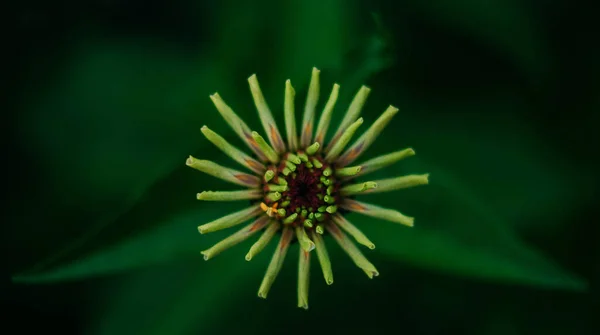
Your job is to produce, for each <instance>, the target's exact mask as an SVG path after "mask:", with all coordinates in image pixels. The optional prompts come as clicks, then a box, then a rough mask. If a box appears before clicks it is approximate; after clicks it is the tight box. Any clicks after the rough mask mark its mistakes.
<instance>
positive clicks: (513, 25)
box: [415, 0, 549, 73]
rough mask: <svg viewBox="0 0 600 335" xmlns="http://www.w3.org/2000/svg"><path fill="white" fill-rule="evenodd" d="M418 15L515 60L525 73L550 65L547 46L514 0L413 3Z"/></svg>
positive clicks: (525, 10)
mask: <svg viewBox="0 0 600 335" xmlns="http://www.w3.org/2000/svg"><path fill="white" fill-rule="evenodd" d="M415 5H416V6H418V8H419V9H420V10H419V11H420V12H422V13H419V14H421V15H424V16H425V17H427V16H429V17H431V18H434V19H436V20H438V21H439V22H441V23H442V24H445V25H448V26H449V27H450V28H451V29H453V30H458V31H460V32H461V33H463V32H464V33H467V34H470V35H472V36H473V37H475V38H477V39H478V40H480V41H481V43H483V44H486V45H489V46H490V47H491V48H493V49H495V50H496V51H497V52H498V53H499V54H502V53H505V54H506V55H507V57H511V58H513V59H514V62H515V63H517V64H519V66H520V67H521V69H522V70H523V71H526V72H532V71H534V72H535V73H540V72H541V71H543V70H545V69H546V68H547V66H548V65H549V60H548V58H547V56H546V55H547V54H548V53H547V50H546V49H547V45H546V44H545V42H544V40H543V38H541V37H542V34H541V32H540V31H539V30H538V26H537V25H536V21H535V19H534V17H533V16H532V15H531V13H530V9H529V8H528V7H527V5H526V4H525V3H524V2H521V1H516V0H489V1H477V0H457V1H450V0H435V1H419V2H416V3H415Z"/></svg>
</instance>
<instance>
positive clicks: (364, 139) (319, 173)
mask: <svg viewBox="0 0 600 335" xmlns="http://www.w3.org/2000/svg"><path fill="white" fill-rule="evenodd" d="M319 73H320V71H319V70H318V69H316V68H313V70H312V76H311V80H310V85H309V89H308V96H307V99H306V105H305V107H304V117H303V120H302V128H301V131H300V136H298V134H297V131H296V117H295V111H294V108H295V107H294V97H295V91H294V88H293V87H292V84H291V82H290V80H289V79H288V80H287V81H286V83H285V101H284V113H285V129H286V139H287V145H286V143H284V140H283V138H282V136H281V134H280V132H279V129H278V128H277V125H276V124H275V120H274V119H273V115H272V114H271V111H270V109H269V107H268V105H267V103H266V102H265V98H264V97H263V94H262V92H261V89H260V87H259V84H258V80H257V78H256V75H252V76H251V77H250V78H248V82H249V84H250V91H251V93H252V97H253V99H254V103H255V105H256V109H257V110H258V114H259V116H260V121H261V123H262V125H263V127H264V130H265V132H266V135H267V136H266V137H267V140H268V143H267V141H266V140H265V139H264V138H263V136H261V135H260V134H259V133H257V132H255V131H250V128H249V127H248V126H247V125H246V123H244V121H243V120H242V119H240V117H239V116H237V114H235V112H234V111H233V110H232V109H231V108H230V107H229V106H228V105H227V104H226V103H225V102H224V101H223V99H221V97H220V96H219V94H218V93H215V94H213V95H211V96H210V98H211V100H212V101H213V103H214V104H215V106H216V108H217V110H218V111H219V113H220V114H221V116H223V118H224V119H225V121H227V123H228V124H229V125H230V126H231V128H233V130H234V131H235V132H236V133H237V134H238V135H239V136H240V137H241V138H242V140H243V142H244V143H245V144H246V145H247V146H248V147H249V148H250V150H252V152H253V153H254V154H255V158H253V157H251V156H249V155H247V154H246V153H244V152H242V151H240V150H239V149H237V148H236V147H234V146H233V145H231V144H229V142H227V141H226V140H225V139H224V138H223V137H221V136H219V135H218V134H216V133H215V132H213V131H212V130H210V129H209V128H208V127H206V126H203V127H202V129H201V130H202V133H203V134H204V136H206V138H207V139H208V140H209V141H210V142H212V143H213V144H214V145H216V146H217V147H218V148H219V149H221V150H222V151H223V152H224V153H225V154H227V155H228V156H230V157H231V158H233V160H235V161H237V162H238V163H240V164H241V165H243V166H244V167H245V168H247V169H248V170H251V171H252V172H253V173H254V174H248V173H244V172H240V171H237V170H233V169H230V168H227V167H223V166H220V165H218V164H216V163H213V162H211V161H207V160H199V159H197V158H194V157H192V156H190V157H189V158H188V159H187V161H186V164H187V165H188V166H190V167H192V168H194V169H196V170H200V171H202V172H204V173H207V174H210V175H212V176H214V177H217V178H221V179H223V180H225V181H228V182H231V183H234V184H238V185H241V186H244V187H246V188H247V189H246V190H240V191H219V192H213V191H205V192H202V193H198V195H197V198H198V200H204V201H237V200H250V201H251V203H252V205H251V206H250V207H248V208H246V209H244V210H241V211H239V212H235V213H232V214H229V215H227V216H225V217H222V218H220V219H217V220H215V221H212V222H209V223H206V224H203V225H201V226H199V227H198V230H199V231H200V233H201V234H206V233H210V232H214V231H217V230H221V229H225V228H230V227H233V226H236V225H239V224H241V223H243V222H245V221H248V220H251V219H254V221H253V222H252V223H250V224H249V225H247V226H246V227H244V228H242V229H241V230H239V231H238V232H236V233H235V234H233V235H231V236H229V237H227V238H226V239H224V240H222V241H220V242H219V243H217V244H215V245H214V246H212V247H211V248H209V249H206V250H204V251H202V254H203V255H204V259H205V260H208V259H210V258H212V257H214V256H216V255H217V254H219V253H221V252H222V251H224V250H225V249H228V248H230V247H232V246H234V245H236V244H238V243H240V242H242V241H244V240H245V239H247V238H249V237H250V236H252V235H254V234H256V233H257V232H259V231H261V230H264V232H263V233H262V235H261V236H260V238H259V239H258V241H256V243H254V245H252V247H251V248H250V251H248V253H247V254H246V260H247V261H250V260H251V259H252V258H253V257H254V256H256V255H257V254H258V253H259V252H260V251H261V250H262V249H263V248H264V247H265V246H266V245H267V244H268V243H269V241H271V240H272V239H273V237H274V236H275V234H276V233H277V232H278V231H279V230H281V231H282V233H281V237H280V240H279V245H278V247H277V248H276V250H275V252H274V254H273V257H272V259H271V262H270V264H269V266H268V268H267V272H266V274H265V276H264V278H263V281H262V283H261V285H260V288H259V290H258V296H259V297H261V298H266V297H267V294H268V292H269V289H270V288H271V286H272V284H273V282H274V281H275V278H276V277H277V274H278V273H279V271H280V269H281V266H282V264H283V261H284V259H285V256H286V254H287V251H288V248H289V246H290V244H291V243H292V241H293V240H294V237H295V238H296V239H297V240H298V242H299V244H300V248H299V250H300V255H299V266H298V307H302V308H305V309H307V308H308V284H309V269H310V259H311V251H313V250H315V251H316V254H317V258H318V260H319V263H320V264H321V269H322V271H323V276H324V278H325V281H326V283H327V284H329V285H331V284H333V273H332V270H331V263H330V260H329V256H328V254H327V250H326V248H325V244H324V240H323V236H322V235H323V234H325V232H328V233H329V234H331V236H332V237H333V239H335V240H336V242H337V243H338V244H339V245H340V247H341V248H342V249H343V250H344V251H345V252H346V253H347V254H348V255H349V256H350V258H351V259H352V260H353V261H354V263H355V264H356V265H357V266H358V267H359V268H361V269H362V270H363V271H364V272H365V273H366V274H367V276H369V278H373V277H374V276H378V275H379V272H377V269H376V268H375V266H373V264H371V263H370V262H369V261H368V260H367V259H366V258H365V256H364V255H363V254H362V253H361V252H360V250H359V249H358V248H357V247H356V245H355V244H354V243H353V242H352V240H351V239H350V238H349V237H348V236H347V235H346V234H349V235H351V236H352V237H353V238H354V239H355V240H356V242H358V243H359V244H362V245H364V246H366V247H368V248H369V249H374V248H375V245H374V244H373V243H372V242H371V241H370V240H369V239H368V238H367V237H366V236H365V235H364V234H363V233H362V232H361V231H360V230H359V229H358V228H356V227H355V226H354V225H353V224H352V223H351V222H349V221H348V220H347V219H346V218H344V215H343V213H342V212H348V211H350V212H357V213H361V214H364V215H367V216H371V217H375V218H379V219H384V220H388V221H392V222H396V223H400V224H404V225H406V226H410V227H412V226H413V222H414V219H413V218H412V217H409V216H406V215H404V214H402V213H400V212H398V211H395V210H392V209H386V208H381V207H378V206H375V205H372V204H368V203H364V202H360V201H356V200H353V199H351V197H353V196H355V195H363V194H372V193H376V192H387V191H392V190H398V189H403V188H408V187H412V186H417V185H423V184H427V183H428V182H429V180H428V178H429V175H428V174H423V175H408V176H402V177H397V178H390V179H383V180H376V181H367V182H360V183H353V182H352V179H354V178H356V177H359V176H364V175H366V174H368V173H370V172H373V171H375V170H379V169H381V168H383V167H386V166H389V165H391V164H393V163H395V162H397V161H399V160H401V159H404V158H406V157H410V156H413V155H414V154H415V152H414V150H413V149H411V148H408V149H404V150H400V151H396V152H393V153H390V154H387V155H383V156H380V157H377V158H373V159H370V160H368V161H366V162H363V163H362V164H359V165H353V166H349V165H350V164H351V163H353V162H354V161H355V160H356V159H357V158H358V157H359V156H360V155H361V154H362V153H364V152H365V150H367V149H368V148H369V146H370V145H371V144H372V143H373V142H374V141H375V138H376V137H377V135H378V134H379V133H380V132H381V131H382V130H383V129H384V128H385V126H386V125H387V124H388V123H389V122H390V120H391V119H392V117H393V116H394V115H395V114H396V113H397V112H398V109H397V108H395V107H393V106H389V107H388V108H387V110H386V111H385V112H384V113H383V114H382V115H381V116H380V117H379V118H378V119H377V120H376V121H375V123H373V124H372V125H371V127H370V128H369V129H367V131H365V132H364V133H363V134H362V136H361V137H359V138H358V139H357V140H356V141H355V142H354V143H353V144H352V145H351V146H350V147H348V148H346V147H347V146H348V144H349V143H350V141H351V139H352V137H353V136H354V134H355V133H356V131H357V130H358V128H359V127H360V125H361V124H362V123H363V119H362V118H358V116H359V114H360V111H361V109H362V107H363V105H364V103H365V101H366V99H367V96H368V95H369V92H370V89H369V88H368V87H366V86H362V87H361V88H360V90H359V91H358V93H357V94H356V96H355V97H354V99H353V100H352V102H351V104H350V106H349V108H348V110H347V112H346V115H345V116H344V118H343V119H342V122H341V124H340V125H339V127H338V129H337V130H336V132H335V133H334V135H333V136H332V138H331V140H330V141H329V143H328V144H327V146H324V145H323V143H324V141H325V135H326V133H327V130H328V128H329V123H330V119H331V113H332V111H333V108H334V106H335V103H336V100H337V97H338V92H339V85H338V84H334V85H333V89H332V91H331V94H330V96H329V99H328V100H327V103H326V104H325V107H324V109H323V113H322V114H321V118H320V119H319V123H318V125H317V130H316V132H315V134H314V137H313V127H314V120H315V109H316V106H317V101H318V99H319ZM344 149H346V150H345V151H344Z"/></svg>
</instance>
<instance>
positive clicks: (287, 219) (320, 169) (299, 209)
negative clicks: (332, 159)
mask: <svg viewBox="0 0 600 335" xmlns="http://www.w3.org/2000/svg"><path fill="white" fill-rule="evenodd" d="M269 171H272V172H270V173H269V172H268V173H267V174H266V175H265V178H264V180H263V182H264V184H263V189H264V191H265V196H264V202H263V203H262V204H261V208H262V209H263V210H264V211H265V212H266V213H267V215H269V216H271V217H274V218H277V219H279V220H280V221H281V222H282V223H283V224H286V225H291V226H293V227H297V226H304V227H305V228H308V229H312V228H315V229H317V230H318V231H319V232H322V229H323V227H322V226H321V224H320V223H321V222H325V221H327V220H329V218H330V216H331V214H333V213H335V212H336V211H337V206H336V205H335V204H336V200H337V198H338V197H339V195H338V190H339V185H340V183H339V181H338V180H336V178H335V177H334V175H333V174H334V173H333V169H332V168H331V166H330V165H329V164H328V163H326V162H325V161H324V160H323V158H322V157H321V156H320V155H313V156H308V155H306V154H305V153H303V152H298V153H296V154H292V153H288V154H284V155H283V160H282V161H281V163H279V165H278V166H271V167H270V168H269Z"/></svg>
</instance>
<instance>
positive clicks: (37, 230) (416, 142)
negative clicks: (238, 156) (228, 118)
mask: <svg viewBox="0 0 600 335" xmlns="http://www.w3.org/2000/svg"><path fill="white" fill-rule="evenodd" d="M7 13H8V15H10V17H11V19H13V20H14V25H13V26H12V30H11V31H12V33H11V34H10V35H11V36H10V37H9V42H10V43H11V45H14V47H13V48H12V49H11V50H12V52H8V53H7V54H6V55H5V56H8V57H9V61H8V62H6V63H5V65H7V66H6V69H5V77H6V78H8V81H7V83H8V84H7V85H5V86H6V89H5V90H4V91H5V92H7V93H9V94H7V98H6V102H8V103H10V106H11V108H10V109H6V111H11V113H7V114H6V115H8V118H7V120H6V121H5V122H6V124H9V126H8V127H7V129H6V130H5V131H4V132H3V136H4V137H5V140H4V141H3V146H4V153H5V159H6V160H5V164H4V169H5V183H6V185H7V186H6V187H5V191H6V192H7V197H6V199H7V200H6V201H5V203H6V206H5V207H6V209H5V210H4V214H5V216H6V218H7V219H6V220H4V222H5V224H4V227H3V228H4V232H3V234H2V236H3V238H4V239H5V241H4V243H3V246H4V247H5V267H4V273H3V279H4V283H3V291H4V292H3V293H2V297H3V300H4V302H5V304H6V306H7V309H5V310H6V311H8V313H9V314H8V317H7V320H8V323H6V322H5V326H6V327H18V328H17V329H19V332H21V333H29V332H39V331H41V330H43V331H45V332H47V331H52V330H57V331H62V332H63V333H77V334H111V335H112V334H228V333H247V334H251V333H260V334H267V333H274V334H280V333H284V332H285V333H302V334H307V333H311V334H312V333H330V334H331V333H335V332H340V333H366V332H369V333H403V334H451V333H456V334H490V335H495V334H542V333H543V334H597V333H599V332H600V328H598V327H597V326H596V328H594V321H597V318H598V314H599V313H598V311H600V303H599V296H598V292H597V288H598V286H597V285H598V284H599V283H600V264H599V263H600V246H599V245H598V240H599V238H600V231H599V229H598V214H599V213H598V212H599V211H598V208H597V207H598V206H597V205H598V202H597V196H598V187H597V186H598V173H597V171H598V164H597V157H595V156H596V154H597V152H598V151H597V143H600V139H599V136H598V133H597V129H598V124H599V122H600V118H599V117H598V108H599V107H600V85H599V84H600V49H599V48H598V43H599V42H598V38H597V34H596V33H597V31H598V29H597V28H598V27H597V26H596V25H597V24H596V23H595V21H597V18H596V15H595V14H594V12H593V11H592V10H591V8H586V7H585V6H584V4H583V3H579V2H577V1H566V0H563V1H559V0H551V1H534V0H520V1H517V0H488V1H477V0H453V1H451V0H431V1H409V0H403V1H394V2H384V1H356V0H346V1H343V0H318V1H317V0H304V1H298V0H292V1H269V0H266V1H232V0H224V1H194V0H174V1H170V2H167V1H164V2H161V1H155V0H150V1H141V0H130V1H122V0H102V1H101V0H97V1H85V2H81V1H77V2H76V1H58V2H38V3H35V2H27V3H25V2H22V3H19V4H16V5H15V6H14V7H13V8H11V9H10V10H8V11H7ZM11 22H12V21H11ZM313 66H316V67H318V68H319V69H321V71H322V72H321V73H322V75H321V77H322V92H321V94H322V96H326V95H328V94H329V89H330V87H331V85H332V84H333V83H334V82H338V83H339V84H340V85H341V96H340V100H339V101H338V105H337V107H336V109H335V114H334V121H335V120H339V119H340V118H341V116H342V113H343V112H344V107H345V106H347V104H348V102H349V101H350V99H351V98H352V95H353V94H354V93H355V92H356V90H357V89H358V88H359V87H360V85H361V84H363V83H364V84H366V85H368V86H370V87H371V88H372V93H371V95H370V97H369V101H368V102H367V105H366V107H365V109H364V112H363V116H364V118H365V121H366V122H367V124H368V123H371V122H373V121H374V120H375V119H376V118H377V116H378V115H379V114H380V113H381V112H383V110H384V109H385V108H386V107H387V105H389V104H393V105H395V106H398V107H399V108H400V113H398V115H397V116H396V117H395V119H394V120H393V121H392V122H391V123H390V125H389V126H388V128H387V129H386V130H385V131H384V132H383V133H382V134H381V136H380V138H379V139H378V140H377V142H376V143H375V144H374V145H373V146H372V148H371V149H370V150H369V151H368V152H367V154H366V155H365V157H364V158H370V157H374V156H376V155H379V154H383V153H387V152H390V151H393V150H398V149H402V148H405V147H413V148H414V149H415V150H416V152H417V156H415V157H412V158H410V159H407V160H405V161H403V162H401V163H399V164H396V165H394V166H392V167H391V168H388V169H385V170H381V171H378V172H377V173H375V174H374V175H375V177H377V178H379V177H390V176H396V175H402V174H410V173H425V172H430V173H431V184H430V185H429V186H427V187H421V188H415V189H409V190H405V191H402V192H396V193H388V194H383V195H381V196H379V195H372V196H369V199H365V200H367V201H369V202H373V203H378V204H381V205H384V206H387V207H393V208H396V209H398V210H400V211H402V212H404V213H406V214H407V215H410V216H414V217H416V224H415V227H414V228H412V229H409V228H406V227H403V226H399V225H395V224H392V223H389V222H384V221H379V220H373V219H368V218H366V217H361V216H357V215H350V216H349V218H350V219H351V220H352V221H353V222H354V223H355V224H356V225H357V226H358V227H359V228H360V229H361V230H363V231H364V232H365V233H366V234H367V236H369V237H370V238H371V240H372V241H373V242H374V243H375V244H376V245H377V248H376V249H375V250H373V251H371V250H364V252H365V254H366V256H367V257H368V258H369V259H370V260H371V261H372V262H373V263H374V264H375V265H376V266H377V268H378V269H379V271H380V276H379V277H378V278H376V279H373V280H369V279H368V278H367V277H366V276H365V275H364V273H362V271H361V270H360V269H358V268H356V267H355V266H354V265H353V264H352V262H351V261H350V259H349V258H348V257H347V256H346V255H345V254H344V253H343V252H341V251H340V249H339V248H338V247H337V246H336V245H335V244H333V243H331V242H332V241H331V240H329V238H327V242H328V246H329V252H330V256H331V259H332V262H333V271H334V276H335V284H334V285H333V286H331V287H328V286H327V285H325V283H324V281H323V280H322V277H321V274H320V270H318V266H317V263H316V262H313V271H312V274H311V278H312V281H311V290H310V297H309V299H310V309H309V311H308V312H306V311H304V310H301V309H298V308H297V307H296V271H297V259H296V258H297V257H296V250H297V247H298V246H297V245H294V246H293V247H292V249H291V251H290V253H289V255H288V259H287V260H286V263H285V265H284V267H283V270H282V272H281V274H280V276H279V277H278V279H277V281H276V283H275V285H274V286H273V288H272V290H271V292H270V294H269V298H268V300H266V301H264V300H261V299H258V298H257V297H256V292H257V290H258V286H259V284H260V281H261V279H262V275H263V273H264V271H265V269H266V266H267V263H268V261H269V259H270V256H271V251H272V250H273V248H274V244H272V245H270V246H269V248H268V250H266V251H264V252H263V253H262V254H261V255H260V256H259V257H257V258H256V259H254V260H253V261H252V262H246V261H245V260H244V258H243V257H244V255H245V253H246V251H247V248H248V247H249V246H250V245H251V243H252V242H251V241H247V242H246V243H243V244H242V245H240V246H237V247H235V248H233V249H231V250H229V251H227V252H225V253H224V254H222V255H219V256H218V257H216V258H215V259H213V260H211V261H209V262H205V261H203V260H202V258H201V255H200V253H199V251H200V250H204V249H206V248H207V247H208V246H210V245H212V244H213V243H215V242H216V241H218V240H220V239H222V238H224V237H225V236H227V235H228V234H230V233H231V232H232V230H229V231H223V232H218V233H214V234H210V235H202V236H201V235H199V234H198V233H197V230H196V227H197V226H198V225H199V224H202V223H205V222H208V221H210V220H212V219H214V218H217V217H219V216H222V215H225V214H227V213H228V212H230V211H233V210H236V209H241V207H240V206H241V205H240V204H239V203H231V204H225V203H223V204H220V203H219V204H216V205H215V204H210V203H201V202H198V201H196V200H195V193H196V192H199V191H202V190H225V189H233V188H235V186H233V187H232V186H231V185H228V184H227V183H225V182H222V181H219V180H216V179H214V178H211V177H207V176H205V175H203V174H201V173H199V172H197V171H194V170H192V169H190V168H187V167H186V166H185V165H184V161H185V158H186V157H187V155H189V154H193V155H194V156H196V157H200V158H208V159H212V160H215V161H217V162H219V163H221V164H224V165H227V166H230V167H234V168H238V167H237V166H236V164H235V163H233V162H232V161H230V160H228V159H227V157H225V156H224V155H223V154H222V153H220V152H218V151H217V150H216V149H215V148H214V147H213V146H212V145H211V144H210V143H209V142H208V141H206V140H205V139H204V138H203V137H202V136H201V133H200V131H199V129H200V127H201V126H202V125H204V124H206V125H209V126H210V127H211V128H212V129H215V130H216V131H218V132H220V133H221V134H223V135H224V136H225V137H226V138H227V139H228V140H230V141H232V142H233V143H234V144H236V145H239V146H240V147H241V146H242V144H241V142H240V141H239V139H237V137H236V136H235V134H234V133H233V131H231V130H230V128H229V127H228V126H227V124H226V123H225V122H224V121H223V120H222V119H221V118H220V116H219V114H218V113H217V111H216V110H215V109H214V107H213V106H212V105H211V102H210V99H209V98H208V95H209V94H212V93H214V92H216V91H218V92H219V93H220V94H221V96H222V97H223V98H224V99H225V100H226V101H227V102H228V103H229V104H230V105H231V106H232V107H233V108H234V109H235V110H236V112H237V113H238V114H239V115H240V116H242V117H243V118H244V119H245V120H246V122H247V123H248V124H249V125H250V127H252V128H254V129H261V128H260V122H259V120H258V119H257V114H256V111H255V110H254V106H253V103H252V99H251V96H250V93H249V90H248V87H247V81H246V78H247V77H248V76H249V75H251V74H253V73H256V74H257V75H258V78H259V80H260V82H261V86H262V88H263V91H264V93H265V96H266V98H267V101H268V102H269V104H270V106H271V108H272V110H273V111H274V113H275V117H276V120H277V121H278V122H279V124H280V125H281V126H282V125H283V116H282V106H283V88H284V82H285V80H286V79H288V78H290V79H291V80H292V83H293V84H294V86H295V87H296V91H297V97H298V98H297V109H298V110H301V108H300V107H301V106H302V103H303V98H304V96H305V93H306V87H307V84H308V80H309V78H310V71H311V68H312V67H313ZM323 100H324V98H323V99H322V100H321V103H320V105H319V106H323V105H324V101H323ZM12 107H14V108H12ZM12 111H14V112H12ZM594 171H596V172H594Z"/></svg>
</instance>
